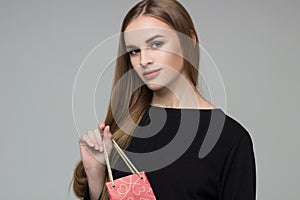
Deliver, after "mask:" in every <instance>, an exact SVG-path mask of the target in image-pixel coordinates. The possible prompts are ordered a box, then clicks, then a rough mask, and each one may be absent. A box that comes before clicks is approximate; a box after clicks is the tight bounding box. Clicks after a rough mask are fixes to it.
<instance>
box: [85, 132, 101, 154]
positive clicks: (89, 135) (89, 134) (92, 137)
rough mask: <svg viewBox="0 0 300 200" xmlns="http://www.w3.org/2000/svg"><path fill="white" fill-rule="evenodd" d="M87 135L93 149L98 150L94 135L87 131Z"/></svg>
mask: <svg viewBox="0 0 300 200" xmlns="http://www.w3.org/2000/svg"><path fill="white" fill-rule="evenodd" d="M87 135H88V137H89V139H90V140H91V141H92V142H93V144H94V149H95V150H99V146H98V145H97V138H96V133H95V132H94V131H91V130H89V131H88V132H87Z"/></svg>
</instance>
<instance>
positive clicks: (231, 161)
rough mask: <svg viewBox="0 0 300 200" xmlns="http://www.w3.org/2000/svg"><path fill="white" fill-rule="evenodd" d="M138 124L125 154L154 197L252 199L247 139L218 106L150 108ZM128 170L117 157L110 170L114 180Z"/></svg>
mask: <svg viewBox="0 0 300 200" xmlns="http://www.w3.org/2000/svg"><path fill="white" fill-rule="evenodd" d="M139 125H140V126H139V127H137V128H136V129H135V131H134V135H135V136H136V137H133V138H132V141H131V143H130V145H129V147H128V148H127V151H128V152H126V154H127V156H128V157H129V158H130V160H131V161H132V162H133V163H134V165H135V166H136V168H137V169H138V170H140V171H145V172H146V175H147V177H148V179H149V182H150V184H151V186H152V189H153V191H154V193H155V196H156V198H157V199H158V200H168V199H172V200H177V199H178V200H183V199H195V200H233V199H234V200H252V199H255V198H256V168H255V157H254V151H253V144H252V140H251V137H250V135H249V133H248V132H247V130H246V129H245V128H244V127H243V126H242V125H241V124H240V123H238V122H237V121H236V120H234V119H233V118H231V117H229V116H228V115H226V114H225V113H224V112H223V111H222V110H221V109H219V108H216V109H187V108H184V109H182V108H181V109H179V108H163V107H157V106H150V108H149V109H148V111H147V112H146V113H145V114H144V116H143V117H142V120H141V121H140V123H139ZM138 136H139V137H138ZM141 136H142V137H141ZM131 152H135V153H136V154H132V153H131ZM143 153H144V154H143ZM129 174H131V173H130V172H129V170H128V168H127V167H126V165H125V164H124V162H122V161H120V162H118V165H117V167H116V169H113V176H114V179H117V178H120V177H122V176H126V175H129ZM84 199H89V193H88V188H87V190H86V196H85V198H84Z"/></svg>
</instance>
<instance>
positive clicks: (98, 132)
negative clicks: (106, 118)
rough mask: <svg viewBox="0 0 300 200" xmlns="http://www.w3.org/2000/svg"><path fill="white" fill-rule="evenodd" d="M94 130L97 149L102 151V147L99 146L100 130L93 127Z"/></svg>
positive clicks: (100, 140)
mask: <svg viewBox="0 0 300 200" xmlns="http://www.w3.org/2000/svg"><path fill="white" fill-rule="evenodd" d="M94 132H95V137H96V142H97V145H98V147H99V150H100V152H101V151H102V147H101V146H102V137H101V134H100V131H99V129H95V130H94Z"/></svg>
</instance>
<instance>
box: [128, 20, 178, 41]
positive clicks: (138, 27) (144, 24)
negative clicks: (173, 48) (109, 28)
mask: <svg viewBox="0 0 300 200" xmlns="http://www.w3.org/2000/svg"><path fill="white" fill-rule="evenodd" d="M175 32H176V31H175V30H174V29H173V28H172V27H171V26H170V25H168V24H166V23H165V22H163V21H161V20H159V19H157V18H155V17H151V16H146V15H142V16H139V17H137V18H135V19H133V20H132V21H131V22H130V23H129V25H128V26H127V27H126V29H125V31H124V40H125V43H132V42H136V41H140V40H144V41H145V40H147V39H148V38H150V37H151V36H153V35H163V36H165V37H172V35H174V34H175Z"/></svg>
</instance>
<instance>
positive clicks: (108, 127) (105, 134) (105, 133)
mask: <svg viewBox="0 0 300 200" xmlns="http://www.w3.org/2000/svg"><path fill="white" fill-rule="evenodd" d="M104 137H105V138H106V139H109V140H110V139H111V138H112V134H111V132H110V126H106V127H105V129H104Z"/></svg>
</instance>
